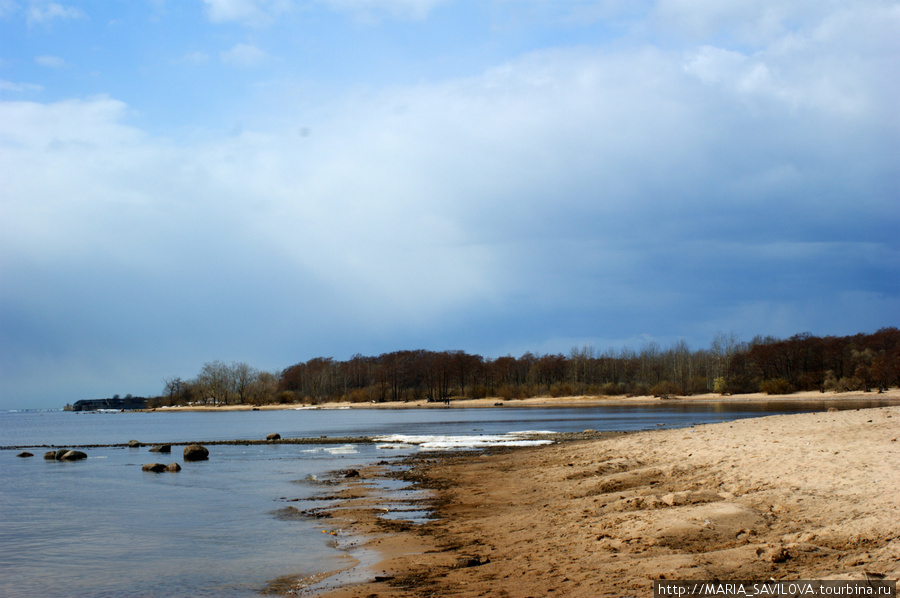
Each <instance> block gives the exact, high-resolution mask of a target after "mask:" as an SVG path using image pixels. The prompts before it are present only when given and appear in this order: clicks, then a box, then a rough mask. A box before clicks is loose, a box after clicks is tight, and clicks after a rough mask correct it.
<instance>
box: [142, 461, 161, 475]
mask: <svg viewBox="0 0 900 598" xmlns="http://www.w3.org/2000/svg"><path fill="white" fill-rule="evenodd" d="M141 470H142V471H152V472H153V473H160V472H162V471H165V470H166V464H165V463H147V464H146V465H144V466H143V467H141Z"/></svg>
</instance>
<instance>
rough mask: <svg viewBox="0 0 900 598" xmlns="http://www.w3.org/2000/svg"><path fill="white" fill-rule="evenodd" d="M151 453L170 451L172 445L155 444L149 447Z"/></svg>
mask: <svg viewBox="0 0 900 598" xmlns="http://www.w3.org/2000/svg"><path fill="white" fill-rule="evenodd" d="M150 452H151V453H171V452H172V445H171V444H157V445H156V446H154V447H153V448H151V449H150Z"/></svg>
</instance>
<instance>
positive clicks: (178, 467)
mask: <svg viewBox="0 0 900 598" xmlns="http://www.w3.org/2000/svg"><path fill="white" fill-rule="evenodd" d="M166 471H171V472H172V473H176V472H179V471H181V465H179V464H178V463H169V464H168V465H167V466H166Z"/></svg>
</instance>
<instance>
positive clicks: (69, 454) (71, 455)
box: [56, 451, 87, 461]
mask: <svg viewBox="0 0 900 598" xmlns="http://www.w3.org/2000/svg"><path fill="white" fill-rule="evenodd" d="M56 458H57V460H59V461H79V460H81V459H87V454H85V453H82V452H81V451H66V452H65V453H63V454H62V456H59V451H57V452H56Z"/></svg>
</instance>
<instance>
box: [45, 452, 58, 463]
mask: <svg viewBox="0 0 900 598" xmlns="http://www.w3.org/2000/svg"><path fill="white" fill-rule="evenodd" d="M44 459H47V460H49V461H55V460H56V451H47V452H46V453H44Z"/></svg>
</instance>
